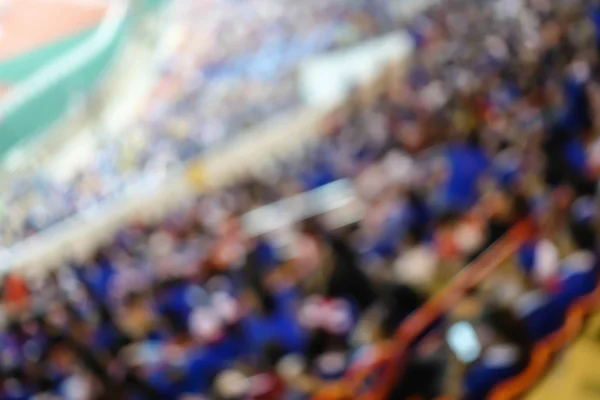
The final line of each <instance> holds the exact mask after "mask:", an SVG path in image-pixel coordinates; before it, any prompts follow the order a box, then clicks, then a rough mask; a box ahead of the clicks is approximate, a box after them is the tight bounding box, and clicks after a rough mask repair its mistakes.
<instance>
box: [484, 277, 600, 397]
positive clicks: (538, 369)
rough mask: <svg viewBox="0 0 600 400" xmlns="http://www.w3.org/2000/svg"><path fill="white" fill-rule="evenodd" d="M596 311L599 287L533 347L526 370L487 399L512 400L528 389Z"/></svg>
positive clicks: (597, 309) (599, 293)
mask: <svg viewBox="0 0 600 400" xmlns="http://www.w3.org/2000/svg"><path fill="white" fill-rule="evenodd" d="M599 310H600V285H598V286H597V287H596V289H595V290H594V291H593V292H592V293H591V294H589V295H587V296H585V297H583V298H581V299H579V300H578V301H577V302H575V303H574V304H573V305H572V306H571V307H570V308H569V311H568V313H567V317H566V319H565V323H564V325H563V327H562V328H561V329H560V330H558V331H556V332H555V333H554V334H552V335H551V336H550V337H548V338H547V339H545V340H544V341H542V342H541V343H539V344H538V345H537V346H536V347H535V349H534V351H533V354H532V357H531V361H530V362H529V365H528V366H527V368H526V369H525V370H524V371H523V372H522V373H521V374H519V375H517V376H516V377H514V378H512V379H510V380H508V381H506V382H504V383H502V384H501V385H500V386H498V387H497V388H496V389H494V391H493V392H492V393H491V395H490V396H489V398H490V399H491V400H513V399H517V398H519V397H521V396H522V395H523V394H525V393H527V392H528V391H529V390H531V389H532V388H533V387H534V386H535V385H536V384H537V383H538V382H539V381H540V379H541V378H542V377H543V376H544V374H545V373H546V372H547V371H548V369H549V368H550V367H551V366H552V361H553V356H555V355H556V354H557V353H558V352H559V351H561V350H562V349H564V348H565V346H567V345H568V344H569V343H571V342H572V341H573V340H575V339H576V338H577V336H578V335H579V333H580V332H581V331H582V329H583V328H584V322H585V318H586V316H588V315H590V314H592V313H594V312H597V311H599Z"/></svg>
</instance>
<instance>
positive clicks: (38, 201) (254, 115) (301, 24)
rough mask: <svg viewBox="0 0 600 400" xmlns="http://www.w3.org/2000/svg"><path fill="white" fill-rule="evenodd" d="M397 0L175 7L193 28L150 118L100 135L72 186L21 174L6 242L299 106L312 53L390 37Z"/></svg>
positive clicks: (166, 63) (8, 211)
mask: <svg viewBox="0 0 600 400" xmlns="http://www.w3.org/2000/svg"><path fill="white" fill-rule="evenodd" d="M390 4H392V3H391V2H389V1H388V0H384V1H375V2H373V1H365V0H361V1H348V0H327V1H314V0H311V1H303V2H300V3H294V4H291V3H290V4H286V3H283V2H280V1H274V0H266V1H265V0H260V1H244V2H239V1H235V0H215V1H202V2H193V1H179V2H175V4H174V6H173V7H174V11H173V17H172V18H173V19H174V20H175V22H173V23H174V24H179V25H180V26H181V28H182V29H183V30H184V32H185V34H184V35H183V42H182V43H181V44H180V46H179V47H178V48H177V49H176V50H175V51H174V52H173V54H171V55H170V56H169V57H168V58H167V59H166V60H163V64H162V65H161V66H160V67H159V69H160V70H159V71H158V74H159V75H160V83H159V84H158V85H157V88H156V91H155V92H154V93H152V95H151V96H150V98H149V100H148V104H147V111H146V114H145V115H143V116H142V117H141V120H140V121H136V123H135V124H134V125H132V126H130V127H128V128H127V131H126V132H123V133H122V134H121V135H117V136H116V137H115V135H109V137H110V139H105V137H106V136H107V135H105V134H103V133H102V132H100V133H99V140H98V149H97V152H96V153H97V154H96V155H95V156H94V157H93V158H92V159H90V160H89V161H88V162H86V163H85V164H84V165H83V166H82V167H80V169H79V171H78V173H76V174H73V175H72V176H71V177H69V178H68V179H67V180H66V181H63V180H59V179H57V178H56V177H53V176H50V175H49V174H48V173H47V171H45V170H44V168H43V167H42V168H41V171H40V172H38V173H36V174H34V175H32V176H21V177H20V179H19V180H18V182H17V183H15V185H13V187H12V188H10V190H7V191H5V192H4V193H3V194H2V210H1V211H2V213H1V215H0V218H2V224H0V225H1V228H0V237H2V239H1V240H0V242H1V243H2V244H4V245H9V244H12V243H14V242H17V241H19V240H21V239H23V238H24V237H27V236H30V235H31V234H33V233H35V232H38V231H40V230H43V229H45V228H47V227H49V226H50V225H52V224H54V223H56V222H59V221H61V220H63V219H65V218H66V217H68V216H71V215H73V214H76V213H77V212H80V211H82V210H84V209H85V208H86V207H90V206H92V205H94V204H96V203H98V202H100V201H102V200H104V199H106V198H109V197H114V196H119V195H122V192H123V190H124V189H125V188H126V187H127V186H129V185H131V184H133V182H136V181H140V180H142V179H143V178H144V177H145V176H154V175H160V174H161V173H162V172H164V170H165V169H170V168H171V167H173V166H174V165H181V164H184V163H185V162H186V161H188V160H190V159H191V158H193V157H195V156H198V155H199V154H201V153H202V152H203V151H204V150H205V149H207V148H211V146H213V145H214V144H216V143H219V142H221V141H223V140H224V139H226V138H229V137H231V136H233V135H234V134H236V133H238V132H240V131H243V130H245V129H247V128H249V127H254V126H255V125H256V124H257V123H258V122H262V121H264V120H265V119H267V118H270V117H273V116H275V115H277V114H278V113H280V112H282V111H285V110H290V109H291V108H293V107H295V106H297V105H298V98H297V96H296V94H297V88H296V81H295V72H296V68H297V67H298V65H299V64H300V63H301V62H302V61H304V60H306V59H307V58H308V57H310V56H311V55H314V54H318V53H321V52H324V51H328V50H331V49H335V48H338V47H341V46H346V45H349V44H352V43H357V42H359V41H361V40H364V39H367V38H370V37H373V36H375V35H379V34H381V33H383V32H388V31H390V30H391V29H392V28H393V25H392V21H391V18H390V17H388V16H389V15H391V13H390V12H389V10H390ZM388 19H390V20H388ZM199 21H201V23H199ZM199 38H202V39H199ZM205 38H210V40H205Z"/></svg>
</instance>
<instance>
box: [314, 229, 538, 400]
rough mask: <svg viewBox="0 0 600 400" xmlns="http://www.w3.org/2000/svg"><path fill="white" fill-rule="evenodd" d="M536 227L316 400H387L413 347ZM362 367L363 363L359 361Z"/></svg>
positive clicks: (509, 239) (501, 244)
mask: <svg viewBox="0 0 600 400" xmlns="http://www.w3.org/2000/svg"><path fill="white" fill-rule="evenodd" d="M533 229H534V228H533V223H532V222H530V221H523V222H520V223H518V224H517V225H515V227H513V228H512V229H511V230H510V231H509V232H508V233H507V234H506V235H505V236H503V237H502V238H501V239H499V240H498V241H497V242H495V243H494V244H493V245H492V246H490V247H489V248H488V249H487V250H486V251H485V252H484V253H483V254H481V256H479V257H478V258H477V259H476V260H475V261H473V262H472V263H471V264H470V265H468V266H467V267H465V268H464V269H463V270H462V271H461V272H460V273H459V274H458V275H457V276H456V277H455V278H454V279H453V280H452V281H451V282H450V284H448V286H446V288H444V289H443V290H442V291H441V292H439V293H438V294H436V295H435V296H434V297H432V298H431V299H430V300H429V301H428V302H427V303H426V304H425V305H424V306H423V307H421V308H420V309H418V310H417V311H415V312H414V313H413V314H412V315H411V316H409V317H408V318H407V319H406V320H405V321H404V322H403V323H402V324H401V325H400V327H399V328H398V330H397V331H396V334H395V338H394V340H393V341H392V342H385V343H383V344H381V345H380V346H381V348H380V349H379V351H378V352H377V355H376V356H375V357H373V358H372V359H371V360H369V362H366V363H364V365H357V366H355V367H354V368H350V370H349V373H348V374H347V375H346V376H345V377H344V378H343V379H342V380H341V381H339V382H335V383H333V384H331V385H328V386H327V387H325V388H324V389H322V390H321V391H319V392H318V393H316V394H315V395H313V396H312V400H345V399H360V400H383V399H385V397H386V395H387V394H388V393H389V392H390V390H391V389H392V387H393V385H394V384H395V383H396V382H397V379H399V377H401V375H402V368H403V364H404V363H403V361H404V360H406V359H407V356H408V351H409V348H410V346H411V345H412V344H413V343H414V342H415V340H416V339H417V338H418V337H419V336H420V335H421V334H423V333H424V332H425V330H426V329H427V328H428V327H429V326H431V324H433V323H434V322H435V321H437V320H438V319H439V318H440V317H442V316H443V315H444V314H445V313H446V312H448V311H449V310H450V309H452V308H453V307H454V306H456V304H457V303H458V302H459V301H460V300H461V299H462V298H463V297H464V296H465V294H466V293H467V292H468V291H469V290H470V289H472V288H474V287H476V286H477V285H478V284H480V283H481V282H482V281H483V280H485V279H486V278H487V277H488V276H490V275H491V274H492V273H493V272H494V271H495V270H496V269H497V268H498V267H499V266H500V265H502V263H503V262H504V261H505V260H507V259H508V258H509V257H510V256H511V255H513V254H514V253H515V252H516V251H517V249H518V248H519V247H520V246H521V244H523V243H524V242H525V241H526V240H527V239H528V238H529V237H530V236H531V234H532V233H533ZM358 362H359V363H360V362H361V360H359V361H358Z"/></svg>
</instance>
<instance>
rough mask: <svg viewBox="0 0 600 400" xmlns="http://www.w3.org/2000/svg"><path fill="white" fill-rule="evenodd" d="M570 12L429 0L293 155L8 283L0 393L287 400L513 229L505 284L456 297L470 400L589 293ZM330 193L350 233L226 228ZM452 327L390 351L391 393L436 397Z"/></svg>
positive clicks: (386, 333)
mask: <svg viewBox="0 0 600 400" xmlns="http://www.w3.org/2000/svg"><path fill="white" fill-rule="evenodd" d="M589 3H590V2H586V1H573V0H570V1H562V2H561V1H552V2H551V1H545V0H539V1H538V0H535V1H534V0H531V1H524V2H518V1H517V2H497V1H492V0H480V1H474V0H468V1H467V0H449V1H446V2H444V3H443V4H441V5H439V6H435V7H432V8H431V9H429V10H428V11H427V12H426V13H424V14H423V15H421V16H420V17H419V18H417V19H416V20H415V21H414V23H413V24H411V26H410V27H409V30H410V32H411V33H412V35H413V37H414V39H415V42H416V43H417V45H418V52H417V54H416V56H415V60H414V63H413V65H412V66H411V67H410V68H409V70H408V73H407V75H406V77H405V78H404V79H403V80H402V81H398V80H395V79H394V78H393V77H395V76H396V75H395V74H392V75H390V77H388V79H387V80H386V81H385V82H384V85H383V86H384V89H383V90H382V92H381V93H380V94H379V96H377V99H376V101H374V102H365V101H363V99H362V98H361V97H360V96H359V95H358V93H356V94H355V96H354V97H352V98H351V99H350V101H349V103H348V105H347V106H346V107H345V108H344V109H343V110H340V111H339V112H338V113H336V114H335V115H334V116H332V117H331V119H330V120H328V121H327V123H326V124H325V126H324V128H323V129H324V136H323V139H322V141H320V142H319V144H318V145H317V146H316V148H313V149H311V150H310V151H309V152H307V153H306V154H305V155H304V156H303V159H302V160H301V162H298V161H280V162H279V164H278V165H277V168H276V171H277V172H278V174H275V175H272V174H269V179H266V178H265V177H263V176H258V177H254V178H248V179H247V180H246V181H245V182H242V183H240V184H239V185H237V186H233V187H230V188H226V189H223V190H222V191H220V192H218V193H215V194H208V195H205V196H201V197H200V198H198V199H195V200H194V201H192V202H190V203H189V204H185V205H182V207H181V208H180V209H179V210H178V211H177V212H175V213H173V214H172V215H170V216H169V217H167V218H166V219H165V220H164V221H163V222H161V223H159V224H143V223H140V224H136V225H134V226H129V227H125V228H123V230H122V231H121V232H120V233H119V234H118V235H117V237H115V239H114V242H113V243H111V244H110V245H108V246H106V247H105V248H103V249H101V250H99V251H98V253H97V254H96V255H95V256H94V257H92V258H91V259H88V260H75V259H74V260H73V262H72V263H71V265H68V266H64V267H63V268H60V269H58V270H56V271H55V272H53V273H52V274H50V275H49V276H48V277H47V278H46V279H44V280H42V281H24V280H23V278H20V277H19V276H18V275H17V274H11V275H9V276H8V277H7V278H6V279H5V282H4V285H3V306H4V311H5V312H4V314H5V318H4V319H5V321H4V325H5V327H4V329H3V330H2V332H1V335H0V343H1V346H0V366H1V367H2V374H1V379H2V392H1V394H0V399H2V400H16V399H29V398H50V399H52V398H65V399H117V398H119V399H121V398H123V399H198V398H214V399H282V398H290V399H296V398H306V397H307V396H308V395H309V394H310V393H314V392H315V391H318V390H319V389H320V388H321V387H322V386H323V385H324V384H326V383H327V382H329V381H331V380H335V379H338V378H340V377H341V376H343V375H344V374H345V373H346V372H347V370H348V368H352V365H355V364H354V363H356V362H358V363H359V364H360V363H361V362H364V360H365V358H368V357H369V354H370V352H371V351H372V349H373V346H374V345H375V344H376V343H380V342H381V341H384V340H386V339H389V338H390V337H391V336H392V335H393V332H394V331H395V329H396V328H397V327H398V326H399V325H400V324H401V323H402V321H403V320H405V318H406V317H407V316H408V315H410V314H411V313H412V312H413V311H414V310H415V309H417V308H418V307H419V306H420V305H422V304H423V302H424V301H425V300H426V298H427V296H428V293H431V292H434V291H435V290H436V289H437V288H438V285H439V280H440V279H441V280H442V281H444V280H446V279H447V278H450V277H452V276H453V275H454V274H455V273H456V272H458V270H459V269H460V266H463V265H465V263H466V262H467V261H469V260H472V259H473V258H475V257H477V256H478V255H479V254H481V252H482V251H483V250H485V249H486V248H488V247H489V245H490V244H491V243H493V242H494V241H496V240H497V239H498V238H499V237H501V236H502V235H503V234H504V233H506V232H507V231H508V230H509V229H510V228H511V227H512V226H514V225H515V224H516V223H518V222H520V221H523V220H530V221H532V222H533V224H534V225H535V226H536V228H537V229H536V234H535V235H534V236H533V237H532V238H531V240H530V241H528V242H527V243H526V244H525V245H523V246H522V248H521V249H520V250H519V252H518V256H517V257H516V259H515V263H516V264H517V266H518V271H520V274H518V275H519V278H520V279H518V280H517V282H518V284H517V285H516V286H517V290H516V291H513V292H514V293H513V295H512V296H508V295H507V293H509V291H508V290H499V291H496V290H488V289H486V288H483V287H481V288H477V290H475V291H474V292H473V293H472V296H473V297H474V298H476V299H477V302H478V303H482V304H483V307H482V308H483V310H482V311H481V312H478V313H476V315H475V316H474V317H473V321H472V322H473V325H474V326H475V331H476V333H477V336H478V338H479V339H478V340H479V342H480V343H481V346H482V349H481V354H480V356H479V357H477V359H476V360H471V362H469V365H468V366H467V368H466V370H465V372H464V374H463V377H462V379H461V380H460V382H462V384H461V385H460V386H461V387H460V389H459V390H458V392H457V393H454V394H456V395H458V396H459V397H460V398H464V399H484V398H485V397H486V395H487V394H488V393H489V391H490V390H491V389H492V388H493V387H494V386H495V385H496V384H498V383H500V382H502V381H503V380H505V379H507V378H508V377H510V376H514V375H516V374H517V373H519V372H520V371H521V370H522V369H523V368H524V366H525V365H527V363H528V360H529V356H530V352H531V349H532V346H533V343H534V342H535V341H536V340H539V339H540V338H542V337H545V336H546V335H548V334H549V333H550V332H552V331H553V330H554V329H556V328H557V327H558V326H559V325H560V324H561V322H562V320H563V318H564V314H565V312H566V308H567V307H568V305H569V304H571V303H572V302H573V301H574V299H576V298H578V297H580V296H582V295H584V294H585V293H589V292H590V291H591V290H592V289H594V287H595V285H596V282H597V278H596V272H597V265H596V264H597V241H596V230H595V219H596V205H595V202H596V200H595V194H596V180H597V172H598V162H599V159H598V156H599V154H598V142H597V140H598V139H597V135H596V131H597V121H596V120H595V118H594V115H595V110H596V109H598V84H599V83H600V81H599V75H598V71H599V69H598V66H599V64H598V59H597V57H598V54H597V53H598V43H599V42H598V40H599V39H600V17H599V16H600V6H599V5H598V4H597V3H593V4H589ZM498 4H501V6H500V7H497V5H498ZM515 4H516V6H515V7H516V8H515V7H509V5H510V6H514V5H515ZM517 6H518V7H517ZM342 178H349V179H351V180H352V181H353V182H354V185H355V189H356V192H357V195H358V197H359V198H360V200H361V201H362V202H363V203H364V205H365V212H364V216H363V218H361V219H360V220H359V221H358V222H355V223H352V224H350V225H347V226H343V227H337V228H336V229H330V228H328V225H327V220H326V219H323V218H320V217H317V218H313V219H309V220H306V221H302V222H299V223H297V224H294V225H293V226H289V227H286V228H285V229H282V230H280V231H276V232H271V233H267V234H265V235H261V236H260V237H250V236H249V235H248V234H247V233H246V232H245V231H244V229H243V224H242V216H243V215H244V213H246V212H248V211H250V210H252V209H255V208H256V207H258V206H261V205H265V204H270V203H273V202H274V201H277V200H279V199H281V198H287V197H289V196H291V195H294V194H298V193H301V192H304V191H307V190H311V189H315V188H318V187H322V186H324V185H326V184H328V183H332V182H335V181H336V180H338V179H342ZM495 283H496V285H495V286H496V288H497V287H499V286H502V285H501V283H500V282H495ZM498 292H499V293H498ZM510 293H512V292H510ZM453 318H454V317H453V315H452V313H449V314H448V315H446V316H445V317H444V318H443V319H442V320H441V321H439V322H437V323H435V324H434V325H432V326H431V327H430V328H429V329H428V330H427V331H426V332H425V333H424V334H423V335H422V336H421V337H420V339H419V340H418V341H417V342H416V343H415V345H414V347H412V348H411V353H410V358H409V360H408V364H407V367H406V368H405V369H404V375H403V376H402V377H400V379H399V380H398V384H397V385H396V386H395V387H394V388H393V390H392V392H391V393H390V395H389V398H390V399H400V398H407V397H409V396H411V395H420V396H423V398H434V397H435V396H437V395H439V394H440V393H443V392H444V391H445V388H446V384H447V382H446V377H447V369H448V365H449V364H450V363H451V359H452V357H451V355H450V354H449V353H448V350H447V346H446V345H445V342H444V340H443V332H444V328H445V326H446V325H447V324H448V323H451V322H452V320H453ZM34 396H40V397H34ZM42 396H46V397H42ZM335 398H337V397H335Z"/></svg>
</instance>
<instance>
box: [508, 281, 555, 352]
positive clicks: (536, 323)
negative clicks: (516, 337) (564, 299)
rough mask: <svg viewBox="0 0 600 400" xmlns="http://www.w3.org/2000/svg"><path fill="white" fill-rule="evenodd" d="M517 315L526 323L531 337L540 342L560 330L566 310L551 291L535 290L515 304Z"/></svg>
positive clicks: (521, 297)
mask: <svg viewBox="0 0 600 400" xmlns="http://www.w3.org/2000/svg"><path fill="white" fill-rule="evenodd" d="M514 309H515V313H516V314H517V316H518V317H519V318H520V319H522V320H523V321H524V322H525V325H526V327H527V331H528V333H529V337H530V338H531V340H532V341H534V342H538V341H540V340H542V339H544V338H546V337H547V336H548V335H550V334H552V333H554V332H556V331H557V330H558V329H560V328H561V327H562V325H563V323H564V317H565V315H564V310H562V309H561V307H560V304H559V302H558V300H557V299H556V298H555V297H554V296H553V293H552V292H551V291H548V290H545V289H541V288H533V289H532V290H530V291H528V292H526V293H524V294H523V295H521V296H520V297H519V298H518V299H517V301H516V302H515V304H514Z"/></svg>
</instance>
